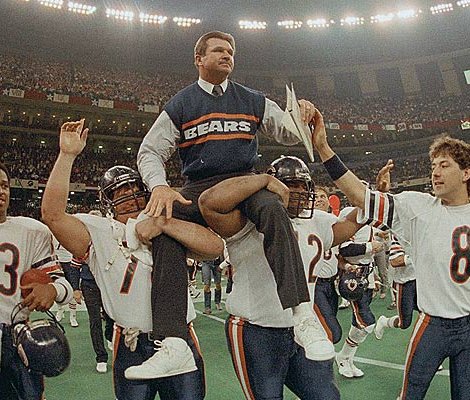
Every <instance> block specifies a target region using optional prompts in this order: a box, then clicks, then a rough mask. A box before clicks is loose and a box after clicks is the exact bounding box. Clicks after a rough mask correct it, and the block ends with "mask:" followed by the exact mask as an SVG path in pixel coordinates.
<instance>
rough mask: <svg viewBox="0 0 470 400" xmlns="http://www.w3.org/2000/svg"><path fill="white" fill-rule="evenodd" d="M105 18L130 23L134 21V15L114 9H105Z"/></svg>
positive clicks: (130, 12)
mask: <svg viewBox="0 0 470 400" xmlns="http://www.w3.org/2000/svg"><path fill="white" fill-rule="evenodd" d="M106 17H108V18H114V19H120V20H122V21H132V20H133V19H134V13H133V12H132V11H126V10H116V9H114V8H107V9H106Z"/></svg>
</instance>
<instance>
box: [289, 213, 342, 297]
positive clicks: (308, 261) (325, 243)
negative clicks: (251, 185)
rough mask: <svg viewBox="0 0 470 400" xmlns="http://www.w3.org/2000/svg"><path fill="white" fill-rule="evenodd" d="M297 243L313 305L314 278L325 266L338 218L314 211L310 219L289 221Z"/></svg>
mask: <svg viewBox="0 0 470 400" xmlns="http://www.w3.org/2000/svg"><path fill="white" fill-rule="evenodd" d="M291 221H292V225H293V227H294V231H295V232H296V235H297V240H298V241H299V248H300V253H301V255H302V260H303V263H304V268H305V276H306V277H307V282H308V283H309V285H308V288H309V293H310V300H311V302H312V303H313V301H314V295H315V288H314V285H313V284H312V283H313V280H314V277H315V276H321V275H320V274H321V273H322V272H324V271H323V269H324V267H325V265H324V261H325V253H326V252H327V251H328V250H329V249H330V248H331V245H332V244H333V228H332V227H333V225H334V224H335V223H336V222H337V221H338V218H337V217H336V216H335V215H333V214H329V213H327V212H325V211H321V210H315V211H314V214H313V218H312V219H300V218H296V219H293V220H291Z"/></svg>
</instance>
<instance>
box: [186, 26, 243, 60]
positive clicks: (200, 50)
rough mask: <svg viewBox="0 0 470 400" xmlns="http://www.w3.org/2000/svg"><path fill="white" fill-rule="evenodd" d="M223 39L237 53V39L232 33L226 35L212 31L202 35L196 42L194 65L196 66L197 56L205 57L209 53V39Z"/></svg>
mask: <svg viewBox="0 0 470 400" xmlns="http://www.w3.org/2000/svg"><path fill="white" fill-rule="evenodd" d="M213 38H215V39H222V40H226V41H227V42H229V43H230V46H232V49H233V52H234V53H235V39H234V38H233V36H232V35H231V34H230V33H225V32H221V31H211V32H207V33H205V34H204V35H202V36H201V37H200V38H199V39H198V40H197V42H196V45H195V46H194V64H195V65H196V66H197V64H196V56H205V55H206V51H207V41H208V40H209V39H213Z"/></svg>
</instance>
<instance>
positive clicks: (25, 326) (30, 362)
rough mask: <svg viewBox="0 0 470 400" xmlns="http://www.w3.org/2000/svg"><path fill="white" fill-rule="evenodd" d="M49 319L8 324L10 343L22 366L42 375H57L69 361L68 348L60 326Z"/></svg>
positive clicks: (52, 318) (52, 319) (52, 317)
mask: <svg viewBox="0 0 470 400" xmlns="http://www.w3.org/2000/svg"><path fill="white" fill-rule="evenodd" d="M48 315H49V316H50V317H51V318H50V319H40V320H36V321H26V322H19V323H16V324H14V325H13V326H12V332H13V344H14V345H15V347H16V348H17V351H18V355H19V356H20V358H21V360H22V361H23V363H24V365H25V366H26V367H27V368H28V369H29V370H31V371H34V372H37V373H39V374H42V375H44V376H47V377H50V376H57V375H60V374H61V373H62V372H64V371H65V370H66V369H67V367H68V366H69V364H70V347H69V343H68V341H67V338H66V337H65V334H64V328H63V327H62V325H60V324H59V323H58V322H57V321H56V320H55V319H54V316H53V315H52V314H50V312H48Z"/></svg>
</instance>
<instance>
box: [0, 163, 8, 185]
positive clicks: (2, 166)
mask: <svg viewBox="0 0 470 400" xmlns="http://www.w3.org/2000/svg"><path fill="white" fill-rule="evenodd" d="M0 170H1V171H3V172H5V175H6V176H7V179H8V183H10V173H9V172H8V168H7V166H6V165H5V164H3V163H2V162H1V161H0Z"/></svg>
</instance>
